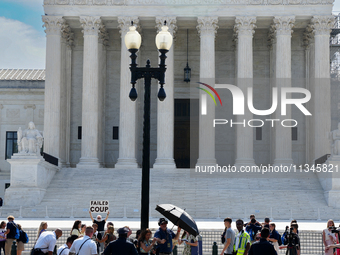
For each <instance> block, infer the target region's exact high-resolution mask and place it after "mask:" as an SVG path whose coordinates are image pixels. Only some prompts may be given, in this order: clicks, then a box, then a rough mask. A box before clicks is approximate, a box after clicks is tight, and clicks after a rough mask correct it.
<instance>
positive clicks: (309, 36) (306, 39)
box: [303, 24, 314, 49]
mask: <svg viewBox="0 0 340 255" xmlns="http://www.w3.org/2000/svg"><path fill="white" fill-rule="evenodd" d="M313 38H314V34H313V28H312V25H311V24H309V25H308V26H307V27H306V30H305V32H304V33H303V46H304V47H305V48H306V49H308V48H309V46H310V44H311V42H312V40H313Z"/></svg>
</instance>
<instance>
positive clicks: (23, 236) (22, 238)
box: [18, 230, 29, 243]
mask: <svg viewBox="0 0 340 255" xmlns="http://www.w3.org/2000/svg"><path fill="white" fill-rule="evenodd" d="M28 240H29V239H28V236H27V234H26V232H25V231H23V230H20V237H19V239H18V241H21V242H23V243H28Z"/></svg>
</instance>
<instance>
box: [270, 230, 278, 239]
mask: <svg viewBox="0 0 340 255" xmlns="http://www.w3.org/2000/svg"><path fill="white" fill-rule="evenodd" d="M269 238H274V239H276V240H279V239H280V234H279V232H277V231H276V229H274V230H273V231H272V232H271V233H270V236H269Z"/></svg>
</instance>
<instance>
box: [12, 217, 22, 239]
mask: <svg viewBox="0 0 340 255" xmlns="http://www.w3.org/2000/svg"><path fill="white" fill-rule="evenodd" d="M12 225H13V226H14V227H15V236H14V239H16V240H18V239H19V238H20V230H19V228H18V226H17V224H15V223H14V222H13V221H12Z"/></svg>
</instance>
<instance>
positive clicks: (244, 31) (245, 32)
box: [234, 16, 256, 37]
mask: <svg viewBox="0 0 340 255" xmlns="http://www.w3.org/2000/svg"><path fill="white" fill-rule="evenodd" d="M255 23H256V17H255V16H237V17H236V19H235V25H234V31H235V32H236V35H237V36H238V37H239V36H253V34H254V33H255V28H256V25H255Z"/></svg>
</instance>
